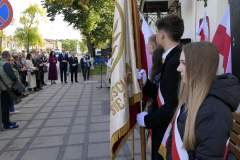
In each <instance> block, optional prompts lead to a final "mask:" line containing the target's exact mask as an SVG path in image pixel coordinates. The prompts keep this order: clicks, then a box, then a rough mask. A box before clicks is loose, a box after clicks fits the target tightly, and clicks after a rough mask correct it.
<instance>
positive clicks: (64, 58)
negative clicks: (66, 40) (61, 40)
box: [58, 48, 68, 83]
mask: <svg viewBox="0 0 240 160" xmlns="http://www.w3.org/2000/svg"><path fill="white" fill-rule="evenodd" d="M58 61H59V62H60V65H59V67H60V72H61V81H62V83H63V74H64V82H65V83H67V62H68V55H67V54H66V53H65V50H64V48H63V49H62V53H61V54H59V56H58Z"/></svg>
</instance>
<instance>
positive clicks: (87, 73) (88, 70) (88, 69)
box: [84, 67, 90, 80]
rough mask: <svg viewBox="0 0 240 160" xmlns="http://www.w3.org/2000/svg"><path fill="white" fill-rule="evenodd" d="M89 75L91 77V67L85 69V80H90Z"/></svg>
mask: <svg viewBox="0 0 240 160" xmlns="http://www.w3.org/2000/svg"><path fill="white" fill-rule="evenodd" d="M89 75H90V67H85V68H84V80H86V77H87V79H89Z"/></svg>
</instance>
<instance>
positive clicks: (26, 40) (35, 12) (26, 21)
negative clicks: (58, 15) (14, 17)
mask: <svg viewBox="0 0 240 160" xmlns="http://www.w3.org/2000/svg"><path fill="white" fill-rule="evenodd" d="M22 14H23V16H22V17H20V21H19V22H20V24H22V25H23V27H22V28H21V27H18V28H16V30H15V32H14V38H16V40H17V42H18V45H19V46H24V47H25V48H26V49H27V53H29V47H30V46H36V45H40V46H43V41H42V37H41V35H40V34H39V32H38V30H39V29H38V25H39V22H40V18H41V20H42V21H44V20H45V18H46V12H45V10H44V9H42V8H39V7H38V5H37V4H36V3H35V4H33V5H32V4H30V6H29V7H28V8H27V9H26V10H25V11H23V13H22Z"/></svg>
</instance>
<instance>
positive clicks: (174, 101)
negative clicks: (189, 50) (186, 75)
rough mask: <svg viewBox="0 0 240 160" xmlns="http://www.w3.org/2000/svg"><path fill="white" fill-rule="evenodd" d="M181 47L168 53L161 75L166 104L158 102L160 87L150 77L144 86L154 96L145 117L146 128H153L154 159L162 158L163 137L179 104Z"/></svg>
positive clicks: (161, 87) (149, 94)
mask: <svg viewBox="0 0 240 160" xmlns="http://www.w3.org/2000/svg"><path fill="white" fill-rule="evenodd" d="M180 54H181V47H180V46H176V47H175V48H173V49H172V50H171V52H170V53H169V54H168V55H167V57H166V59H165V62H164V64H163V68H162V73H161V77H160V90H161V93H162V96H163V98H164V101H165V104H164V105H163V106H161V108H159V106H158V102H157V94H158V87H157V86H156V85H154V84H153V83H152V82H151V81H150V80H149V79H148V80H147V83H146V84H145V86H144V88H143V92H144V93H146V94H147V95H148V96H150V97H151V98H153V102H152V113H149V114H148V115H146V116H145V117H144V122H145V125H146V128H148V129H152V159H154V160H155V159H159V160H162V159H163V158H162V156H161V155H160V154H159V153H158V150H159V146H160V145H161V142H162V138H163V136H164V134H165V132H166V129H167V126H168V124H169V123H170V121H171V120H172V118H173V115H174V112H175V110H176V108H177V105H178V96H177V91H178V84H179V81H180V73H178V72H177V67H178V66H179V63H180V62H179V58H180Z"/></svg>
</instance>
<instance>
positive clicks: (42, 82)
mask: <svg viewBox="0 0 240 160" xmlns="http://www.w3.org/2000/svg"><path fill="white" fill-rule="evenodd" d="M40 82H41V84H44V72H42V75H41V80H40Z"/></svg>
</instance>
